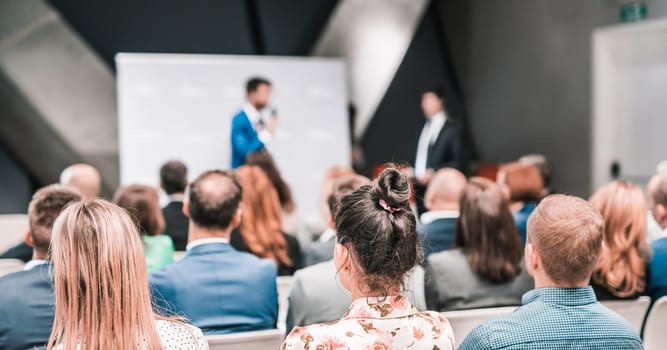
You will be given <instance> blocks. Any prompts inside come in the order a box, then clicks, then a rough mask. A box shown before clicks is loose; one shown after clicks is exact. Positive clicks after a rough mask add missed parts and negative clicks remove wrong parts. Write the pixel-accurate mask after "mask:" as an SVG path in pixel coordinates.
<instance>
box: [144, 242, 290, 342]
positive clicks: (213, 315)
mask: <svg viewBox="0 0 667 350" xmlns="http://www.w3.org/2000/svg"><path fill="white" fill-rule="evenodd" d="M150 282H151V288H152V293H153V301H154V303H155V304H156V306H157V308H158V312H161V313H165V312H166V313H168V314H173V313H176V314H179V315H183V316H185V317H186V318H187V319H188V320H189V321H190V322H191V323H192V324H193V325H195V326H197V327H199V328H201V330H202V331H203V332H204V334H225V333H235V332H246V331H255V330H262V329H273V328H276V320H277V318H278V292H277V287H276V265H275V264H274V263H273V261H271V260H268V259H258V258H257V257H255V256H254V255H251V254H247V253H242V252H239V251H236V250H235V249H234V248H233V247H232V246H231V245H229V244H227V243H208V244H203V245H198V246H195V247H193V248H192V249H190V250H188V251H187V253H186V255H185V257H184V258H183V260H181V261H177V262H175V263H173V264H170V265H167V266H165V267H163V268H162V269H160V270H158V271H156V272H154V273H152V274H151V281H150Z"/></svg>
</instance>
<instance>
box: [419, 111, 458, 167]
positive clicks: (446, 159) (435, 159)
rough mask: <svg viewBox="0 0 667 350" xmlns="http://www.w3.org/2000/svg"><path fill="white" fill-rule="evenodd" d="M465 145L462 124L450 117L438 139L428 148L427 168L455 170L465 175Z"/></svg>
mask: <svg viewBox="0 0 667 350" xmlns="http://www.w3.org/2000/svg"><path fill="white" fill-rule="evenodd" d="M420 131H421V129H420ZM464 143H465V141H464V137H463V128H462V127H461V124H460V123H459V122H457V121H456V120H454V119H452V118H449V117H448V118H447V121H446V122H445V125H444V126H443V127H442V129H441V130H440V133H439V134H438V138H437V139H436V141H435V142H434V143H433V144H432V145H431V146H429V148H428V155H427V158H426V160H427V162H426V167H427V168H430V169H433V170H435V171H437V170H438V169H441V168H445V167H448V168H455V169H458V170H460V171H462V172H463V173H465V170H466V169H465V168H466V166H467V164H466V163H467V159H466V156H465V154H466V152H465V144H464Z"/></svg>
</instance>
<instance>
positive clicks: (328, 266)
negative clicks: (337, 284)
mask: <svg viewBox="0 0 667 350" xmlns="http://www.w3.org/2000/svg"><path fill="white" fill-rule="evenodd" d="M335 273H336V266H335V265H334V263H333V260H328V261H324V262H320V263H317V264H315V265H310V266H308V267H304V268H303V269H300V270H297V271H296V272H295V273H294V277H293V279H294V280H295V281H297V280H302V281H306V283H307V281H312V280H318V279H320V278H321V277H322V276H327V277H329V276H333V275H334V274H335Z"/></svg>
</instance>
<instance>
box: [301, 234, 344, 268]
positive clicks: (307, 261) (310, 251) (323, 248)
mask: <svg viewBox="0 0 667 350" xmlns="http://www.w3.org/2000/svg"><path fill="white" fill-rule="evenodd" d="M335 245H336V238H335V237H331V238H330V239H328V240H326V241H324V242H319V241H318V242H312V243H310V244H308V245H307V246H305V248H303V266H312V265H315V264H318V263H321V262H325V261H329V260H331V259H333V251H334V246H335Z"/></svg>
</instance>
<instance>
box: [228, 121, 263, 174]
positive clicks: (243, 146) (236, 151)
mask: <svg viewBox="0 0 667 350" xmlns="http://www.w3.org/2000/svg"><path fill="white" fill-rule="evenodd" d="M263 148H264V143H262V141H260V140H259V136H258V135H257V131H256V130H255V128H254V127H253V126H252V123H251V122H250V119H249V118H248V116H247V115H246V114H245V112H244V111H243V110H241V111H240V112H238V113H237V114H236V115H235V116H234V118H232V169H236V168H238V167H240V166H241V165H243V164H245V158H246V156H247V155H248V153H251V152H256V151H259V150H262V149H263Z"/></svg>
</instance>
